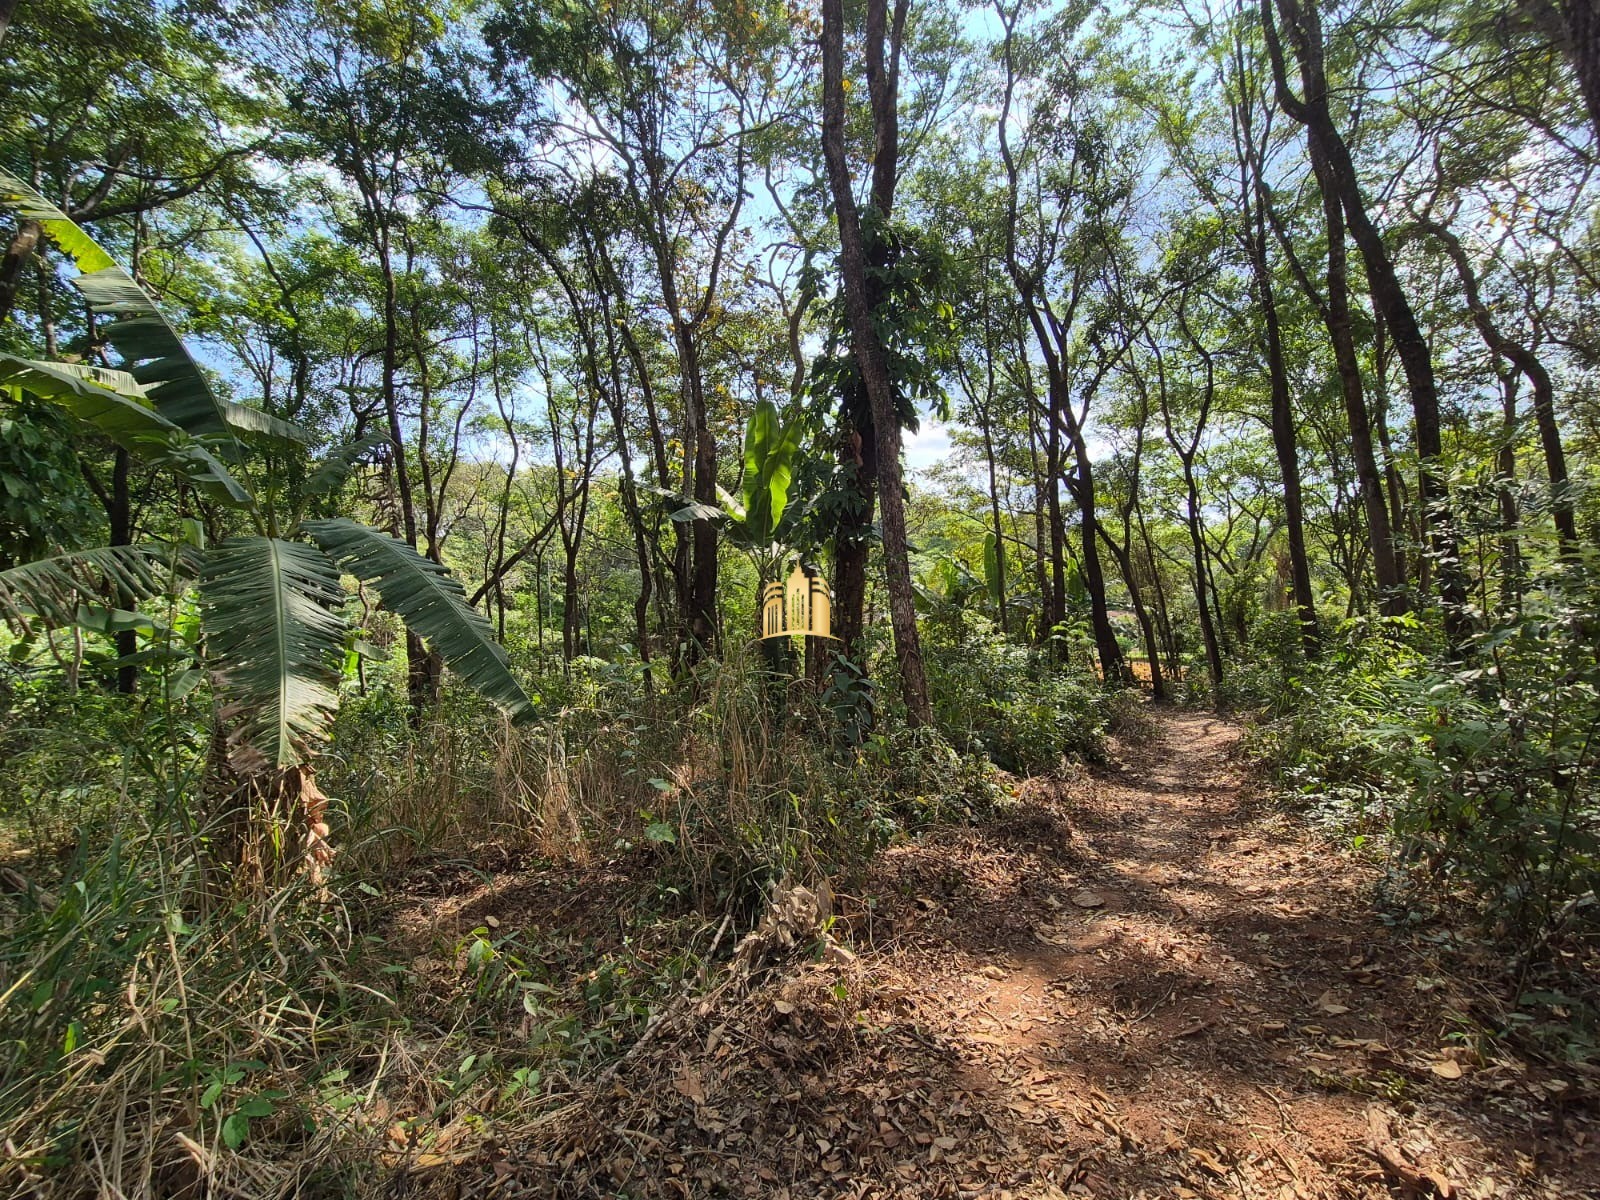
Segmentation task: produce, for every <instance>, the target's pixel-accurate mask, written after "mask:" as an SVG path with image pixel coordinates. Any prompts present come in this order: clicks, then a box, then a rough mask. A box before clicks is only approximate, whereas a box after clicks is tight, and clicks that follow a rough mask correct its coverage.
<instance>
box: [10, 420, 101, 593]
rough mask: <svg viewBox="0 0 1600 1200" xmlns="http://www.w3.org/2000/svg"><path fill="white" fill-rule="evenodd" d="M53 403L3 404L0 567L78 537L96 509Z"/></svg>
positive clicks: (66, 428)
mask: <svg viewBox="0 0 1600 1200" xmlns="http://www.w3.org/2000/svg"><path fill="white" fill-rule="evenodd" d="M68 431H69V425H68V422H67V420H66V418H65V417H64V415H63V414H61V413H60V412H58V411H57V410H56V409H55V408H54V406H51V405H46V404H39V403H37V402H34V401H26V402H22V403H17V402H7V403H5V404H4V405H0V567H6V566H9V565H11V564H12V563H13V562H25V561H28V560H31V559H35V558H40V557H43V556H44V555H46V554H49V553H51V552H52V551H53V550H56V549H59V548H61V547H65V546H69V545H73V544H76V543H78V542H79V541H80V540H82V539H84V538H86V537H87V536H88V531H89V530H90V529H92V528H93V523H94V519H95V517H96V515H97V510H96V508H95V506H94V503H93V499H92V497H91V496H90V494H89V489H88V488H87V487H86V486H85V485H84V481H83V475H82V473H81V472H80V470H79V466H78V461H77V458H76V456H75V455H74V454H73V452H72V446H71V443H70V438H69V432H68Z"/></svg>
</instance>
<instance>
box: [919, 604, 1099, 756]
mask: <svg viewBox="0 0 1600 1200" xmlns="http://www.w3.org/2000/svg"><path fill="white" fill-rule="evenodd" d="M924 652H925V654H926V656H927V665H928V685H929V688H930V690H931V691H932V693H933V703H934V716H935V719H936V720H937V722H938V724H939V727H940V729H941V730H943V731H944V733H945V736H946V737H948V738H949V739H950V741H951V743H952V744H953V745H954V746H956V747H957V748H958V749H961V750H966V751H977V752H982V753H984V754H987V755H988V756H989V758H990V759H992V760H993V762H994V764H995V765H996V766H998V767H1000V768H1001V769H1002V770H1006V771H1010V772H1012V773H1014V774H1018V775H1032V774H1042V773H1049V772H1052V771H1056V770H1058V769H1059V768H1060V766H1061V760H1062V757H1063V756H1075V757H1079V758H1084V759H1089V760H1097V759H1099V758H1101V757H1103V755H1104V751H1105V745H1104V739H1105V734H1106V731H1107V728H1108V726H1109V724H1110V720H1111V704H1110V701H1109V696H1110V695H1111V693H1110V692H1108V691H1106V690H1104V689H1102V688H1101V687H1100V684H1099V682H1098V681H1097V680H1095V679H1094V678H1093V677H1091V676H1088V675H1086V674H1079V673H1075V672H1071V671H1068V670H1064V669H1059V668H1054V667H1051V666H1050V665H1049V664H1047V663H1046V662H1045V661H1044V659H1043V657H1042V656H1041V655H1040V654H1039V653H1038V651H1036V650H1035V649H1033V648H1032V647H1028V646H1020V645H1018V644H1017V643H1015V642H1013V641H1010V640H1008V639H1006V638H1003V637H1002V636H1000V634H999V631H998V630H997V629H996V628H995V626H994V624H993V623H992V622H991V621H990V620H989V619H988V618H987V617H985V616H983V615H982V614H980V613H976V612H970V611H964V612H959V613H956V614H954V615H953V616H951V617H950V618H948V619H945V620H941V621H938V622H930V623H929V631H928V636H927V638H926V640H925V642H924Z"/></svg>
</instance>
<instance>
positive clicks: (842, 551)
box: [833, 398, 878, 662]
mask: <svg viewBox="0 0 1600 1200" xmlns="http://www.w3.org/2000/svg"><path fill="white" fill-rule="evenodd" d="M855 406H856V405H855V402H854V401H853V400H851V399H848V398H847V399H846V401H845V404H844V408H845V410H846V411H845V418H844V422H843V428H842V429H841V431H840V435H839V461H840V465H841V466H844V467H845V468H846V469H847V470H849V471H850V474H851V477H852V479H853V487H852V489H851V490H852V492H853V493H854V494H853V495H852V496H851V503H850V506H849V508H848V509H847V510H846V511H845V512H844V513H843V514H841V516H840V519H839V523H838V528H837V529H836V531H835V534H834V577H833V585H834V607H835V609H836V616H837V618H838V622H839V628H838V635H839V642H840V646H841V648H842V649H843V651H844V656H845V657H846V658H848V659H850V660H851V661H852V662H860V660H861V651H862V646H861V635H862V634H863V633H864V632H865V631H866V604H867V560H868V558H869V556H870V554H871V551H872V513H873V509H874V508H875V507H876V506H877V497H878V488H877V479H878V442H877V437H876V435H875V433H874V431H873V425H872V417H871V414H870V412H866V413H857V414H855V415H854V416H852V415H850V412H849V410H850V409H851V408H852V407H855ZM861 407H863V408H864V407H865V405H864V404H862V405H861Z"/></svg>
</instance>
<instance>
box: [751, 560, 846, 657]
mask: <svg viewBox="0 0 1600 1200" xmlns="http://www.w3.org/2000/svg"><path fill="white" fill-rule="evenodd" d="M761 636H762V638H764V639H765V638H781V637H820V638H831V637H832V636H833V594H832V592H831V591H830V590H829V588H828V581H827V580H826V579H824V578H823V577H822V576H821V575H819V574H817V573H816V572H814V571H813V572H811V573H810V574H807V573H806V571H805V570H804V569H803V568H802V567H801V566H800V564H799V563H795V565H794V570H792V571H790V572H789V579H788V582H786V583H777V582H774V583H769V584H767V586H766V587H765V588H763V589H762V591H761Z"/></svg>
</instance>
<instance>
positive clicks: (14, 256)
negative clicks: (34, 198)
mask: <svg viewBox="0 0 1600 1200" xmlns="http://www.w3.org/2000/svg"><path fill="white" fill-rule="evenodd" d="M4 2H5V0H0V3H4ZM43 234H44V226H43V225H41V224H39V222H37V221H22V222H20V223H19V224H18V225H17V231H16V232H15V233H14V234H12V235H11V242H10V244H9V245H7V246H6V253H5V257H4V258H3V259H0V321H4V320H6V318H8V317H9V316H11V313H12V312H13V310H15V308H16V306H17V291H18V289H20V288H21V287H22V276H23V273H24V272H25V270H26V269H27V266H28V263H29V262H31V261H32V260H33V254H34V251H35V250H37V249H38V247H39V239H40V237H41V236H43Z"/></svg>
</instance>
